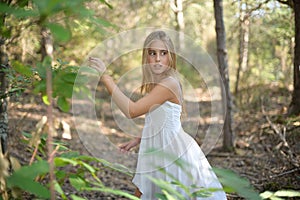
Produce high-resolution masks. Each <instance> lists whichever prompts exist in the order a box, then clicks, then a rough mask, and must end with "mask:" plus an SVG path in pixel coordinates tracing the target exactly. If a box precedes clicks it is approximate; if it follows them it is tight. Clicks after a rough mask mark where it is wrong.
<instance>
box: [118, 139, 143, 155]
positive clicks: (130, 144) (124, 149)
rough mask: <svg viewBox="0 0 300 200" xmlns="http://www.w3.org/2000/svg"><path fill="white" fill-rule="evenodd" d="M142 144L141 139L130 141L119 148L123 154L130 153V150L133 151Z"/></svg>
mask: <svg viewBox="0 0 300 200" xmlns="http://www.w3.org/2000/svg"><path fill="white" fill-rule="evenodd" d="M140 142H141V138H134V139H132V140H130V141H129V142H126V143H124V144H121V145H120V146H119V148H120V151H121V152H128V151H130V149H132V148H133V147H135V146H137V145H138V144H140Z"/></svg>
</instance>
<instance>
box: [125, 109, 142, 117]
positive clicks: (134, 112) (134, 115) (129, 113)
mask: <svg viewBox="0 0 300 200" xmlns="http://www.w3.org/2000/svg"><path fill="white" fill-rule="evenodd" d="M138 116H139V115H138V114H137V112H136V111H135V110H134V109H130V110H129V112H128V114H127V115H126V117H127V118H128V119H134V118H136V117H138Z"/></svg>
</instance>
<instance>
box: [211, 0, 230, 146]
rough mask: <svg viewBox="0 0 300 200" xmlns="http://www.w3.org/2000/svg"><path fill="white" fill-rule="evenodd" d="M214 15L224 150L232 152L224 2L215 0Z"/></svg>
mask: <svg viewBox="0 0 300 200" xmlns="http://www.w3.org/2000/svg"><path fill="white" fill-rule="evenodd" d="M214 14H215V20H216V33H217V49H218V52H217V57H218V64H219V70H220V73H221V77H222V81H223V85H224V87H225V91H224V93H222V98H223V102H225V103H224V104H223V105H224V111H225V114H226V115H225V123H224V127H223V132H224V136H223V148H224V149H225V150H227V151H231V150H233V148H234V133H233V131H232V116H231V112H232V106H231V105H232V102H231V94H230V87H229V73H228V64H227V50H226V34H225V27H224V21H223V1H222V0H214Z"/></svg>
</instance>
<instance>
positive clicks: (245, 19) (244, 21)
mask: <svg viewBox="0 0 300 200" xmlns="http://www.w3.org/2000/svg"><path fill="white" fill-rule="evenodd" d="M245 4H246V7H247V3H245ZM245 4H244V3H243V2H240V33H239V66H238V69H237V72H236V82H235V90H234V94H235V95H237V94H238V90H239V89H238V88H239V82H240V75H241V72H243V71H245V70H246V69H247V67H248V51H249V49H248V46H249V26H250V20H249V14H248V13H247V11H246V10H244V9H243V6H244V5H245Z"/></svg>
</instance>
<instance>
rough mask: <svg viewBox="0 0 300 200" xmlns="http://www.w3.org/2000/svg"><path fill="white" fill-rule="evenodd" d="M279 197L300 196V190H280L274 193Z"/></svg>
mask: <svg viewBox="0 0 300 200" xmlns="http://www.w3.org/2000/svg"><path fill="white" fill-rule="evenodd" d="M274 195H275V196H277V197H300V192H299V191H294V190H279V191H277V192H275V193H274Z"/></svg>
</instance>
